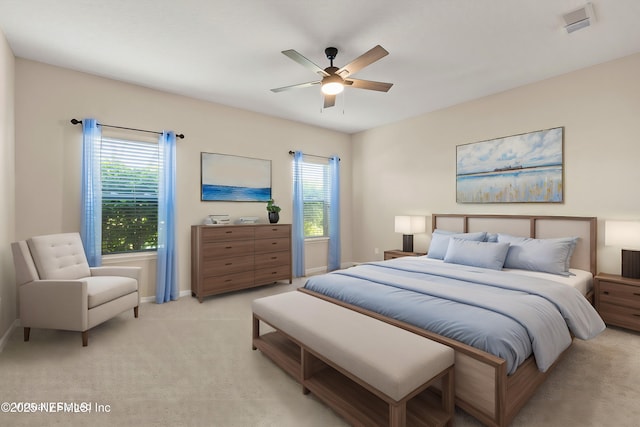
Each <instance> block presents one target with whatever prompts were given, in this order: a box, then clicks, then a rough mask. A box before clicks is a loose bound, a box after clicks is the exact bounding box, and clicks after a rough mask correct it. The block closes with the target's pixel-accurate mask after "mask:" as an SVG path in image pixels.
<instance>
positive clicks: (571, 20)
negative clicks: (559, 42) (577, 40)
mask: <svg viewBox="0 0 640 427" xmlns="http://www.w3.org/2000/svg"><path fill="white" fill-rule="evenodd" d="M562 17H563V18H564V22H565V26H564V29H565V30H567V33H569V34H571V33H573V32H574V31H578V30H580V29H582V28H586V27H588V26H590V25H592V24H593V23H594V22H595V21H596V17H595V15H594V14H593V6H592V5H591V3H587V4H586V5H585V6H584V7H581V8H580V9H577V10H574V11H573V12H569V13H567V14H565V15H563V16H562Z"/></svg>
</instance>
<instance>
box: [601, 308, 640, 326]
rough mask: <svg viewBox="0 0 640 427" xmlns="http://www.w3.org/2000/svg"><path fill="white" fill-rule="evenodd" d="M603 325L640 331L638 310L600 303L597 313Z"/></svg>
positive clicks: (639, 309)
mask: <svg viewBox="0 0 640 427" xmlns="http://www.w3.org/2000/svg"><path fill="white" fill-rule="evenodd" d="M598 312H599V313H600V316H601V317H602V320H604V322H605V323H607V324H611V325H616V326H622V327H623V328H629V329H634V330H636V331H637V330H640V308H629V307H621V306H619V305H614V304H607V303H601V304H600V310H599V311H598Z"/></svg>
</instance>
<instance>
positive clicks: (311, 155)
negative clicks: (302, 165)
mask: <svg viewBox="0 0 640 427" xmlns="http://www.w3.org/2000/svg"><path fill="white" fill-rule="evenodd" d="M295 153H296V152H295V151H289V154H291V155H292V156H293V155H294V154H295ZM302 154H303V155H305V156H310V157H319V158H321V159H327V160H330V159H331V157H327V156H318V155H316V154H307V153H302ZM338 161H341V159H340V157H338Z"/></svg>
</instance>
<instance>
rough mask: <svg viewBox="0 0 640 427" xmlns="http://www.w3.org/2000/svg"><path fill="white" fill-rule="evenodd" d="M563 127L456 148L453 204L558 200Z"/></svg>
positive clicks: (554, 201) (562, 172)
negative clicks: (454, 202) (454, 200)
mask: <svg viewBox="0 0 640 427" xmlns="http://www.w3.org/2000/svg"><path fill="white" fill-rule="evenodd" d="M563 145H564V128H563V127H557V128H553V129H545V130H539V131H535V132H529V133H523V134H520V135H512V136H507V137H503V138H496V139H491V140H488V141H481V142H474V143H471V144H464V145H458V146H456V201H457V202H458V203H562V202H563V184H562V179H563V174H564V171H563V166H564V163H563Z"/></svg>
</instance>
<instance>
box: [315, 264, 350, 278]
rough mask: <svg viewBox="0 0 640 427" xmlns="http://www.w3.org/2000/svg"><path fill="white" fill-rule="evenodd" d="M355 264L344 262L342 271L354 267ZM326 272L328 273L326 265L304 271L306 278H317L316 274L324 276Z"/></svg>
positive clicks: (341, 266)
mask: <svg viewBox="0 0 640 427" xmlns="http://www.w3.org/2000/svg"><path fill="white" fill-rule="evenodd" d="M355 264H356V263H354V262H343V263H341V264H340V269H343V268H349V267H353V266H354V265H355ZM326 272H327V266H326V265H324V266H322V267H314V268H307V269H306V270H305V271H304V275H305V276H315V275H316V274H324V273H326Z"/></svg>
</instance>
